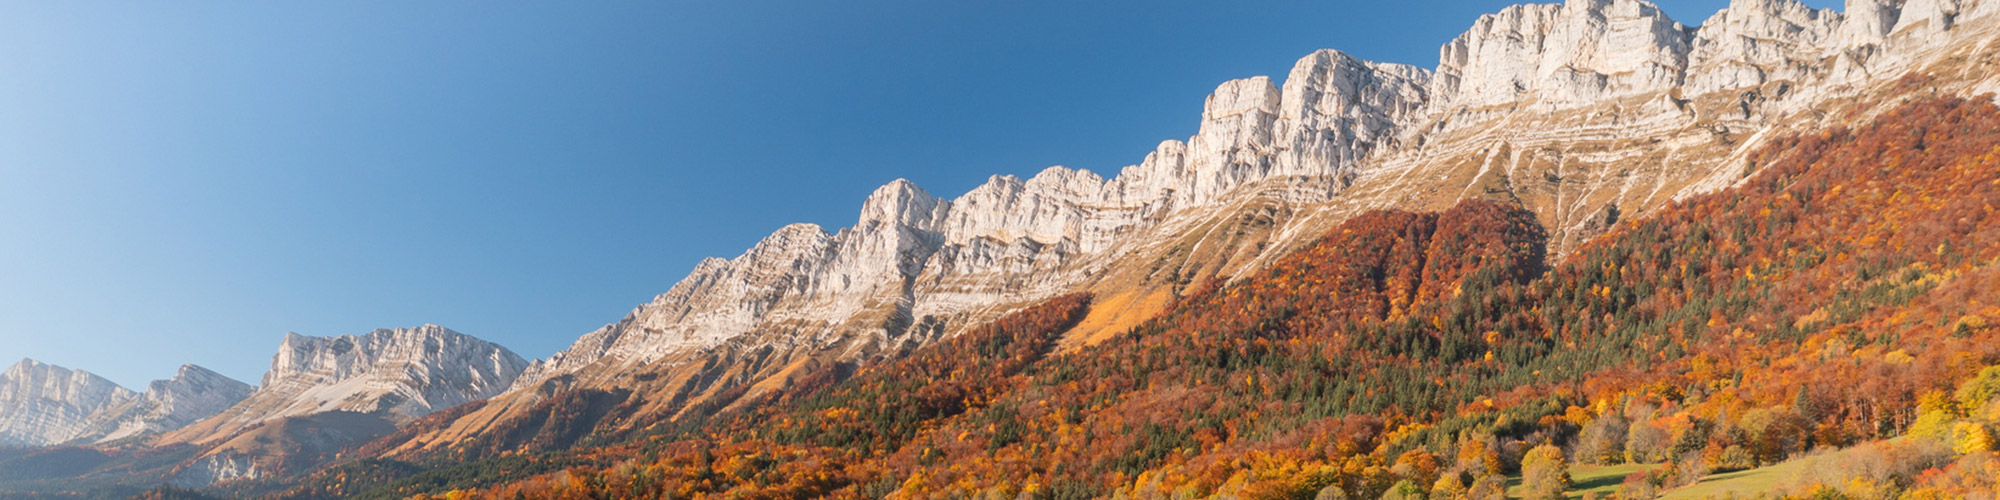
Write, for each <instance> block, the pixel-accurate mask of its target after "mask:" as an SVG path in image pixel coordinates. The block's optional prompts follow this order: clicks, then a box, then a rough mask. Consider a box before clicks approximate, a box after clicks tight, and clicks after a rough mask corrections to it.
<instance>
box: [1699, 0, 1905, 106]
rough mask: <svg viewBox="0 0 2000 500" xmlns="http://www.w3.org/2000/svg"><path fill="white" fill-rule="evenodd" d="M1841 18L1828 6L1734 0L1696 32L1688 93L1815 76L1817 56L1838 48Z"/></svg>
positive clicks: (1780, 0) (1778, 0)
mask: <svg viewBox="0 0 2000 500" xmlns="http://www.w3.org/2000/svg"><path fill="white" fill-rule="evenodd" d="M1842 21H1843V19H1842V18H1841V16H1840V14H1838V13H1835V12H1834V11H1832V10H1817V9H1812V8H1809V7H1806V5H1805V4H1802V3H1799V2H1797V1H1794V0H1733V1H1731V2H1730V3H1729V8H1727V9H1723V11H1722V12H1719V13H1716V14H1715V16H1714V17H1710V18H1708V22H1706V23H1702V25H1701V29H1700V30H1699V31H1698V32H1696V35H1697V36H1696V37H1695V41H1694V49H1693V52H1692V53H1690V54H1689V56H1688V60H1689V65H1690V68H1689V75H1688V81H1687V88H1688V91H1689V92H1688V93H1689V94H1691V95H1701V94H1707V93H1710V92H1716V91H1721V90H1729V89H1738V88H1745V87H1756V86H1759V85H1763V84H1764V83H1765V82H1769V81H1775V80H1785V81H1800V82H1802V81H1807V80H1809V79H1810V78H1812V77H1814V76H1816V75H1817V70H1818V68H1819V65H1820V60H1821V59H1822V58H1824V57H1825V56H1826V55H1828V54H1829V53H1830V52H1832V51H1835V50H1838V49H1840V48H1841V47H1839V46H1838V45H1836V44H1834V43H1832V42H1833V41H1834V40H1835V39H1836V38H1837V37H1838V36H1839V33H1840V31H1841V29H1840V28H1841V23H1842ZM1863 31H1864V32H1865V33H1873V32H1874V30H1863ZM1870 36H1871V37H1873V36H1879V35H1870Z"/></svg>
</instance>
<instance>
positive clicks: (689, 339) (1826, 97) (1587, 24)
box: [515, 0, 2000, 389]
mask: <svg viewBox="0 0 2000 500" xmlns="http://www.w3.org/2000/svg"><path fill="white" fill-rule="evenodd" d="M1996 6H2000V0H1983V1H1977V2H1974V1H1970V0H1907V1H1902V0H1855V1H1852V2H1850V5H1849V7H1848V9H1847V10H1848V12H1849V13H1848V14H1843V13H1841V12H1837V11H1834V10H1828V9H1813V8H1809V7H1807V6H1805V5H1804V4H1802V3H1799V2H1797V1H1794V0H1734V1H1732V2H1731V3H1730V5H1729V7H1728V8H1727V9H1725V10H1723V11H1721V12H1719V13H1717V14H1715V15H1714V16H1712V17H1711V18H1709V19H1708V20H1707V21H1706V22H1705V23H1703V24H1702V26H1701V27H1689V26H1686V25H1683V24H1681V23H1679V22H1677V21H1674V20H1672V19H1671V18H1669V17H1668V16H1667V15H1666V14H1665V13H1664V12H1662V11H1661V10H1660V9H1659V8H1658V7H1657V6H1655V5H1653V4H1651V3H1648V2H1644V1H1639V0H1569V1H1566V2H1564V3H1561V4H1543V5H1520V6H1515V7H1510V8H1507V9H1505V10H1503V11H1501V12H1499V13H1496V14H1491V15H1487V16H1484V17H1481V18H1480V19H1479V20H1478V21H1476V22H1475V23H1474V25H1473V27H1472V29H1470V30H1469V31H1467V32H1466V33H1465V34H1464V35H1461V36H1459V37H1458V38H1456V39H1454V40H1452V41H1451V42H1449V43H1447V44H1445V45H1444V46H1443V47H1442V48H1441V50H1440V61H1439V64H1438V66H1437V68H1436V69H1435V70H1424V69H1419V68H1414V67H1410V66H1404V65H1397V64H1384V63H1374V62H1368V61H1362V60H1359V59H1356V58H1354V57H1351V56H1349V55H1346V54H1344V53H1340V52H1338V51H1332V50H1324V51H1319V52H1316V53H1313V54H1311V55H1309V56H1307V57H1306V58H1304V59H1301V60H1300V61H1299V62H1298V63H1297V64H1296V65H1295V66H1294V67H1293V69H1292V71H1291V72H1290V73H1289V74H1288V75H1287V77H1286V78H1285V80H1284V81H1283V83H1282V84H1278V83H1274V82H1273V81H1272V80H1271V79H1269V78H1265V77H1254V78H1247V79H1241V80H1235V81H1230V82H1226V83H1224V84H1222V85H1221V86H1219V87H1218V88H1217V89H1216V91H1215V92H1214V93H1213V94H1212V95H1210V96H1209V98H1208V99H1207V102H1206V103H1205V105H1204V107H1203V112H1202V120H1201V122H1200V128H1199V132H1198V133H1197V134H1196V135H1195V136H1193V137H1191V138H1189V139H1188V140H1186V141H1166V142H1164V143H1162V144H1160V145H1159V147H1158V148H1156V149H1155V151H1154V152H1153V153H1151V154H1149V155H1148V156H1147V157H1146V158H1145V160H1144V161H1143V162H1141V163H1140V164H1138V165H1134V166H1130V167H1126V168H1124V169H1123V170H1122V171H1120V172H1119V174H1118V175H1117V176H1115V177H1113V178H1110V179H1104V178H1102V177H1100V176H1098V175H1096V174H1094V173H1092V172H1089V171H1085V170H1076V169H1069V168H1063V167H1052V168H1049V169H1047V170H1044V171H1042V172H1041V173H1039V174H1037V175H1035V176H1034V177H1032V178H1029V179H1026V180H1023V179H1019V178H1015V177H1012V176H995V177H993V178H992V179H991V180H989V181H988V182H987V183H986V184H984V185H981V186H979V187H976V188H974V189H973V190H972V191H970V192H968V193H966V194H964V195H961V196H959V197H957V198H951V199H946V198H940V197H937V196H934V195H932V194H930V193H928V192H926V191H924V190H923V189H921V188H918V187H917V186H915V185H913V184H911V183H909V182H907V181H902V180H898V181H896V182H892V183H890V184H888V185H885V186H883V187H882V188H881V189H878V190H877V191H876V192H875V193H874V194H872V195H871V196H869V197H868V199H867V200H866V201H865V202H864V203H863V209H862V213H861V217H860V218H859V220H858V221H857V222H856V224H855V225H854V226H851V227H848V228H844V229H840V230H838V231H833V232H828V231H827V230H825V229H822V228H820V227H817V226H813V225H804V224H801V225H793V226H787V227H785V228H783V229H780V230H779V231H778V232H776V233H774V234H772V235H771V236H770V237H768V238H766V239H765V240H764V241H762V242H760V243H759V244H757V245H756V246H755V247H753V248H752V249H751V250H749V251H748V252H745V253H744V254H742V255H741V256H738V257H737V258H735V259H728V260H724V259H710V260H707V261H704V262H702V263H701V264H700V265H699V266H697V267H696V269H695V270H694V271H693V272H692V273H691V274H690V275H689V277H688V278H686V279H684V280H683V281H681V282H680V283H679V284H676V285H675V286H674V287H673V288H672V289H670V290H669V291H668V292H667V293H665V294H662V295H660V296H659V297H657V298H656V299H655V300H654V301H652V302H650V303H648V304H645V305H641V306H640V307H638V308H637V309H635V310H634V311H633V312H632V313H631V314H629V315H628V316H627V317H626V318H625V319H624V320H622V321H620V322H618V323H614V324H611V325H607V326H605V327H604V328H602V329H600V330H598V331H595V332H592V333H590V334H588V335H585V336H584V337H583V338H582V339H580V340H579V341H578V342H577V343H576V344H575V345H574V346H573V347H572V348H570V349H568V350H565V351H563V352H561V353H559V354H557V355H555V356H553V357H551V358H549V359H546V360H541V361H537V362H535V364H534V365H533V366H532V367H531V368H530V369H529V370H528V373H527V374H526V375H524V376H523V377H521V378H520V379H519V380H518V381H517V382H516V383H515V388H516V389H521V388H527V387H530V386H534V385H536V384H539V383H542V382H543V381H546V380H549V379H551V378H556V377H559V376H567V377H568V378H566V379H565V381H566V382H567V381H569V380H570V379H577V380H582V381H584V382H585V383H596V382H593V381H598V382H602V381H608V380H611V379H615V378H616V374H619V373H626V372H629V371H631V370H634V369H635V368H637V367H641V366H646V365H650V364H656V363H665V364H666V365H673V364H675V363H681V362H684V360H689V359H693V358H692V357H695V356H699V355H700V353H703V352H709V351H712V350H714V349H716V348H718V347H720V346H723V345H724V344H726V343H731V342H742V341H744V340H746V339H758V338H765V339H777V338H782V339H784V340H782V341H779V340H770V341H768V342H766V343H769V342H785V343H803V344H807V345H820V346H835V345H840V346H846V347H842V349H847V350H852V351H855V352H856V353H865V352H867V351H869V350H868V349H866V348H864V347H865V346H870V345H873V346H884V345H896V344H899V343H902V342H905V341H906V338H907V337H917V338H921V336H905V335H904V334H905V333H908V332H909V331H911V330H912V329H913V327H915V326H923V325H932V326H937V325H949V326H960V325H966V324H970V323H972V322H976V321H977V320H979V319H982V318H990V317H993V316H995V315H997V314H1000V313H1002V312H1005V311H1006V310H1007V309H1008V308H1009V307H1011V306H1012V305H1014V304H1019V303H1023V302H1026V301H1030V300H1034V299H1038V298H1042V297H1047V296H1052V295H1054V294H1057V293H1062V292H1066V291H1071V290H1076V289H1080V288H1092V287H1104V286H1106V285H1105V283H1108V280H1113V279H1120V278H1119V277H1121V276H1122V277H1123V278H1124V279H1125V280H1126V281H1125V282H1124V285H1120V286H1127V285H1130V284H1131V283H1130V281H1133V280H1138V281H1145V280H1147V279H1152V277H1153V276H1154V275H1157V274H1158V270H1157V268H1158V267H1159V265H1160V264H1159V262H1161V261H1171V260H1175V259H1179V260H1181V261H1182V262H1180V265H1179V266H1176V267H1175V274H1176V275H1179V276H1175V277H1176V278H1178V279H1179V281H1181V282H1183V284H1184V282H1186V281H1190V278H1188V277H1187V276H1185V275H1180V274H1181V272H1182V271H1185V272H1188V273H1194V274H1196V276H1195V277H1194V278H1192V281H1200V280H1205V279H1211V278H1213V277H1218V276H1220V277H1226V276H1228V275H1230V274H1232V273H1234V272H1236V271H1238V270H1241V269H1244V268H1246V267H1254V266H1256V265H1258V263H1259V262H1263V261H1266V260H1268V259H1269V258H1271V257H1272V256H1275V255H1281V254H1282V253H1283V251H1284V250H1285V249H1287V248H1290V247H1292V246H1295V245H1297V244H1298V243H1299V241H1300V239H1301V238H1308V237H1310V235H1314V234H1317V233H1316V232H1314V229H1317V228H1324V227H1329V226H1330V224H1332V223H1334V222H1337V221H1338V220H1340V219H1343V218H1344V217H1346V216H1351V214H1353V213H1357V212H1358V211H1359V210H1362V209H1366V208H1381V207H1388V206H1401V207H1403V208H1423V207H1424V206H1449V204H1450V202H1453V201H1456V200H1457V199H1459V198H1464V197H1475V196H1492V197H1500V198H1509V199H1511V200H1513V201H1518V202H1520V203H1523V204H1524V205H1527V206H1529V207H1530V208H1531V209H1534V210H1535V211H1536V212H1537V213H1538V214H1541V216H1542V217H1543V218H1544V223H1545V224H1547V225H1549V226H1551V228H1552V231H1551V232H1552V233H1554V234H1555V235H1556V236H1557V237H1556V238H1553V239H1552V243H1551V246H1552V247H1553V248H1552V250H1554V251H1556V252H1557V253H1562V252H1565V251H1567V249H1568V248H1569V247H1570V246H1573V245H1574V244H1577V243H1578V242H1580V241H1581V240H1583V239H1585V238H1586V237H1587V236H1589V235H1590V234H1592V233H1593V232H1598V231H1602V230H1603V229H1604V228H1607V227H1608V226H1609V225H1610V224H1615V222H1616V219H1617V217H1618V216H1619V214H1625V215H1627V216H1629V215H1631V214H1636V213H1643V212H1644V211H1646V210H1647V209H1649V208H1651V207H1656V206H1659V205H1660V204H1662V203H1665V202H1666V201H1668V200H1671V199H1674V198H1676V197H1681V196H1686V195H1689V194H1692V193H1698V192H1704V191H1707V190H1712V189H1715V188H1718V187H1721V186H1724V185H1727V183H1728V182H1731V181H1732V180H1733V179H1735V178H1740V177H1741V174H1742V173H1743V166H1742V159H1741V157H1740V154H1739V153H1740V152H1741V151H1745V150H1747V149H1749V147H1750V146H1752V145H1754V144H1755V143H1756V141H1757V140H1758V139H1760V138H1761V137H1764V136H1765V134H1764V133H1765V132H1768V131H1771V130H1774V129H1776V128H1779V127H1794V128H1799V127H1813V126H1822V125H1824V123H1823V122H1819V121H1815V120H1811V119H1799V115H1800V114H1801V113H1803V112H1806V111H1810V110H1811V108H1813V107H1814V106H1817V105H1820V104H1823V103H1828V102H1830V101H1833V100H1836V99H1839V98H1842V97H1846V96H1857V95H1862V94H1865V93H1866V92H1868V91H1869V89H1870V88H1871V86H1872V85H1880V84H1882V83H1884V82H1887V81H1889V80H1892V79H1893V78H1894V77H1897V76H1900V75H1902V74H1905V73H1907V72H1908V71H1910V70H1912V69H1915V68H1918V67H1920V66H1921V65H1922V64H1927V63H1930V62H1934V61H1936V60H1937V57H1938V55H1939V51H1943V50H1948V49H1951V48H1953V47H1961V46H1962V45H1963V42H1965V41H1967V40H1968V39H1976V37H1978V36H1983V35H1985V34H1989V33H1990V31H1991V30H1990V29H1986V28H1987V27H1989V26H1990V25H1991V22H1990V21H1991V19H1992V18H1993V17H1994V16H1992V15H1991V14H1992V13H1993V12H1994V11H1996V10H2000V7H1996ZM1969 23H1972V24H1977V25H1978V26H1979V27H1980V28H1981V29H1967V28H1965V25H1968V24H1969ZM1987 80H1990V78H1989V79H1987ZM1780 118H1786V119H1780ZM1231 214H1235V215H1245V216H1255V217H1252V218H1255V219H1259V220H1261V222H1260V224H1262V225H1264V226H1266V227H1265V228H1264V229H1261V230H1260V231H1261V233H1258V234H1251V235H1249V237H1248V238H1247V239H1242V240H1229V241H1221V240H1217V239H1215V237H1214V236H1213V235H1212V234H1210V235H1208V236H1202V235H1200V234H1197V233H1199V232H1203V231H1206V232H1209V233H1213V232H1214V231H1215V230H1217V228H1216V227H1214V226H1213V224H1210V223H1209V221H1213V220H1214V219H1216V218H1217V217H1221V216H1226V215H1231ZM1237 230H1238V231H1239V232H1240V231H1242V228H1238V229H1237ZM1189 238H1192V240H1190V239H1189ZM1203 238H1209V239H1208V240H1204V239H1203ZM1225 239H1227V238H1225ZM1253 240H1254V241H1253ZM1204 244H1208V245H1210V246H1211V248H1203V246H1204ZM1216 246H1219V247H1221V248H1213V247H1216ZM1203 252H1209V253H1212V254H1214V255H1211V256H1209V257H1197V256H1196V255H1195V254H1201V253H1203ZM1202 258H1206V259H1208V260H1211V261H1212V262H1195V261H1196V260H1200V259H1202ZM1149 261H1150V262H1152V264H1151V265H1152V266H1153V267H1154V268H1155V269H1152V270H1145V271H1141V270H1139V269H1137V268H1138V267H1139V266H1141V265H1145V263H1147V262H1149ZM1189 267H1192V269H1188V268H1189ZM1086 323H1089V322H1088V321H1087V322H1086ZM940 328H943V327H940ZM919 329H921V328H919ZM856 338H863V339H868V340H867V341H865V342H859V343H857V342H855V341H854V339H856ZM857 346H862V347H857ZM856 355H865V354H849V356H856ZM780 365H782V363H781V364H780Z"/></svg>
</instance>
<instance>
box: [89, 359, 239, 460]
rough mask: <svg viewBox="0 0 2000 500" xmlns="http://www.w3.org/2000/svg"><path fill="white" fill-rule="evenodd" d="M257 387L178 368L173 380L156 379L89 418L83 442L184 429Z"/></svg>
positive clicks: (192, 368)
mask: <svg viewBox="0 0 2000 500" xmlns="http://www.w3.org/2000/svg"><path fill="white" fill-rule="evenodd" d="M255 389H256V388H254V387H251V386H250V384H245V383H242V382H238V381H236V379H232V378H229V377H225V376H222V374H220V373H215V372H213V371H209V370H208V369H207V368H202V367H199V366H195V365H181V369H180V371H179V372H176V373H175V374H174V377H173V378H170V379H167V380H157V381H154V382H153V383H152V384H150V385H148V386H147V387H146V393H145V394H141V395H140V396H139V397H138V398H134V399H132V400H131V401H128V402H126V403H124V404H122V405H115V406H112V407H109V408H106V410H105V411H104V412H102V413H101V414H100V415H99V416H98V418H94V419H92V425H91V428H92V431H91V434H89V435H86V436H84V440H88V441H95V442H110V441H116V440H120V439H125V438H131V437H135V436H144V435H150V434H155V433H160V432H166V431H171V430H175V429H179V428H182V427H186V426H187V425H188V424H192V423H195V422H197V421H200V420H201V419H204V418H208V417H212V416H215V414H217V413H221V412H222V410H225V409H228V408H229V407H230V406H234V405H235V404H236V403H237V402H239V401H242V400H243V398H246V397H249V396H250V392H251V391H253V390H255Z"/></svg>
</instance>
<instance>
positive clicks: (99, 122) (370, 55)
mask: <svg viewBox="0 0 2000 500" xmlns="http://www.w3.org/2000/svg"><path fill="white" fill-rule="evenodd" d="M1509 3H1512V2H1507V1H1498V0H1494V1H1475V0H1459V1H1446V0H1436V1H1410V0H1403V1H1394V2H1382V1H1359V0H1349V1H1321V2H1290V1H1279V2H1261V3H1253V2H1185V1H1183V2H1159V3H1153V2H1148V3H1137V2H1129V3H1128V2H1074V1H1047V2H1043V1H1007V2H929V1H908V2H878V1H854V2H847V1H842V2H824V1H801V2H790V3H777V2H767V1H756V0H751V1H714V2H656V1H646V2H633V3H611V2H456V1H430V2H386V1H382V2H378V1H360V2H226V3H218V2H194V3H187V2H90V1H86V2H14V3H7V4H4V5H0V364H11V363H12V362H13V361H14V360H15V359H18V358H21V357H33V358H36V359H40V360H43V361H47V362H51V363H56V364H60V365H64V366H68V367H71V368H81V369H86V370H90V371H93V372H96V373H99V374H102V375H105V376H107V377H109V378H111V379H113V380H115V381H117V382H119V383H121V384H124V385H126V386H128V387H132V388H143V386H144V383H145V382H146V381H148V380H151V379H155V378H163V377H166V376H169V375H171V374H172V372H173V369H174V367H176V366H178V365H180V364H182V363H196V364H200V365H203V366H207V367H209V368H213V369H216V370H218V371H221V372H223V373H225V374H227V375H230V376H233V377H237V378H240V379H243V380H245V381H250V382H253V383H254V382H255V381H256V380H257V379H258V377H260V376H261V375H262V373H263V372H264V370H265V368H266V367H267V366H268V364H269V362H270V356H271V354H272V351H273V350H274V348H275V347H276V346H277V343H278V341H279V339H280V337H281V336H282V335H283V334H284V333H285V332H287V331H296V332H299V333H304V334H308V335H338V334H348V333H362V332H366V331H369V330H371V329H374V328H377V327H397V326H410V325H416V324H422V323H438V324H442V325H445V326H448V327H451V328H453V329H457V330H459V331H462V332H465V333H469V334H473V335H477V336H480V337H482V338H486V339H489V340H494V341H497V342H500V343H502V344H504V345H507V346H509V347H510V348H512V349H514V350H515V351H516V352H519V353H520V354H521V355H522V356H524V357H529V358H537V357H543V356H547V355H549V354H551V353H553V352H555V351H556V350H558V349H560V348H562V347H564V346H567V345H568V344H569V343H570V342H571V341H573V340H575V338H576V337H577V336H578V335H581V334H583V333H585V332H587V331H590V330H592V329H595V328H597V327H598V326H600V325H602V324H605V323H608V322H612V321H616V320H617V319H618V318H619V317H621V316H622V315H624V314H625V313H626V312H627V311H629V310H631V308H632V307H633V306H635V305H637V304H639V303H642V302H645V301H647V300H649V299H650V298H651V297H652V296H653V295H655V294H658V293H660V292H664V291H666V289H667V288H668V287H669V286H671V285H672V284H673V283H674V282H675V281H677V280H678V279H680V277H681V276H682V275H684V274H685V273H686V272H687V271H688V270H689V269H690V268H692V267H693V265H694V263H695V262H696V261H698V260H699V259H700V258H702V257H704V256H723V257H733V256H735V255H736V254H738V253H740V252H741V251H742V250H743V249H745V248H747V247H748V246H749V245H750V244H752V243H754V242H755V241H757V240H758V239H759V238H761V237H763V236H764V235H765V234H767V233H769V232H770V231H771V230H773V229H776V228H778V227H779V226H782V225H784V224H786V223H791V222H798V221H806V222H815V223H819V224H821V225H825V226H828V227H840V226H846V225H848V224H851V223H852V220H853V219H854V217H855V216H856V213H857V211H858V209H859V204H860V201H861V199H862V198H863V197H865V196H866V195H867V194H868V193H869V192H870V191H871V190H873V189H874V188H875V187H876V186H878V185H881V184H882V183H885V182H888V181H890V180H893V179H895V178H898V177H906V178H909V179H911V180H914V181H916V182H917V183H918V184H920V185H922V186H924V187H926V188H928V189H930V190H931V191H932V192H933V193H936V194H939V195H942V196H956V195H958V194H960V193H962V192H964V191H966V190H968V189H970V188H972V187H973V186H975V185H977V184H978V183H980V182H982V181H983V180H984V179H985V178H986V177H987V176H988V175H992V174H999V173H1009V174H1017V175H1028V174H1032V173H1034V172H1036V171H1038V170H1040V169H1042V168H1043V167H1046V166H1049V165H1057V164H1060V165H1068V166H1073V167H1081V168H1088V169H1091V170H1094V171H1098V172H1101V173H1110V172H1115V171H1116V169H1118V168H1120V167H1122V166H1124V165H1127V164H1131V163H1134V162H1137V161H1138V160H1140V159H1141V158H1142V157H1143V156H1144V154H1145V153H1146V152H1147V151H1150V150H1151V149H1152V147H1153V146H1154V145H1156V144H1158V143H1159V142H1160V141H1161V140H1164V139H1176V138H1185V137H1186V136H1188V135H1190V134H1192V133H1193V132H1194V128H1195V125H1196V122H1197V120H1198V119H1199V115H1200V111H1201V102H1202V98H1203V97H1204V96H1205V95H1206V94H1207V93H1208V92H1209V91H1210V90H1212V89H1213V88H1214V87H1215V85H1216V84H1218V83H1220V82H1222V81H1223V80H1226V79H1230V78H1239V77H1247V76H1255V75H1272V76H1274V77H1282V76H1283V75H1284V73H1285V72H1286V70H1288V69H1289V68H1290V67H1291V64H1292V62H1293V61H1295V60H1297V59H1298V58H1299V57H1301V56H1304V55H1306V54H1307V53H1308V52H1310V51H1312V50H1314V49H1318V48H1338V49H1342V50H1346V51H1348V52H1350V53H1353V54H1356V55H1358V56H1361V57H1364V58H1368V59H1374V60H1383V61H1394V62H1404V63H1411V64H1416V65H1419V66H1424V67H1430V66H1433V65H1435V63H1436V58H1437V47H1438V46H1439V45H1440V44H1442V43H1444V42H1445V41H1447V40H1449V39H1450V38H1451V37H1453V36H1455V35H1456V34H1458V33H1459V32H1461V31H1463V30H1464V29H1465V28H1466V27H1467V26H1469V25H1470V24H1471V22H1472V21H1473V19H1474V18H1476V17H1477V16H1478V15H1479V14H1482V13H1486V12H1491V11H1495V10H1498V9H1499V8H1501V7H1503V6H1505V5H1507V4H1509ZM1813 3H1814V4H1816V5H1820V6H1826V5H1830V4H1834V3H1837V2H1836V1H1834V0H1820V1H1817V2H1813ZM967 4H970V5H967ZM1725 4H1726V1H1724V0H1705V1H1668V2H1663V5H1664V6H1665V8H1666V9H1667V11H1668V12H1669V13H1670V14H1672V15H1674V16H1675V17H1676V18H1677V19H1679V20H1681V21H1682V22H1684V23H1687V24H1698V23H1700V22H1701V21H1702V20H1703V19H1705V18H1707V17H1708V15H1709V14H1712V13H1714V11H1715V10H1717V9H1719V8H1721V7H1722V6H1723V5H1725Z"/></svg>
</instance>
